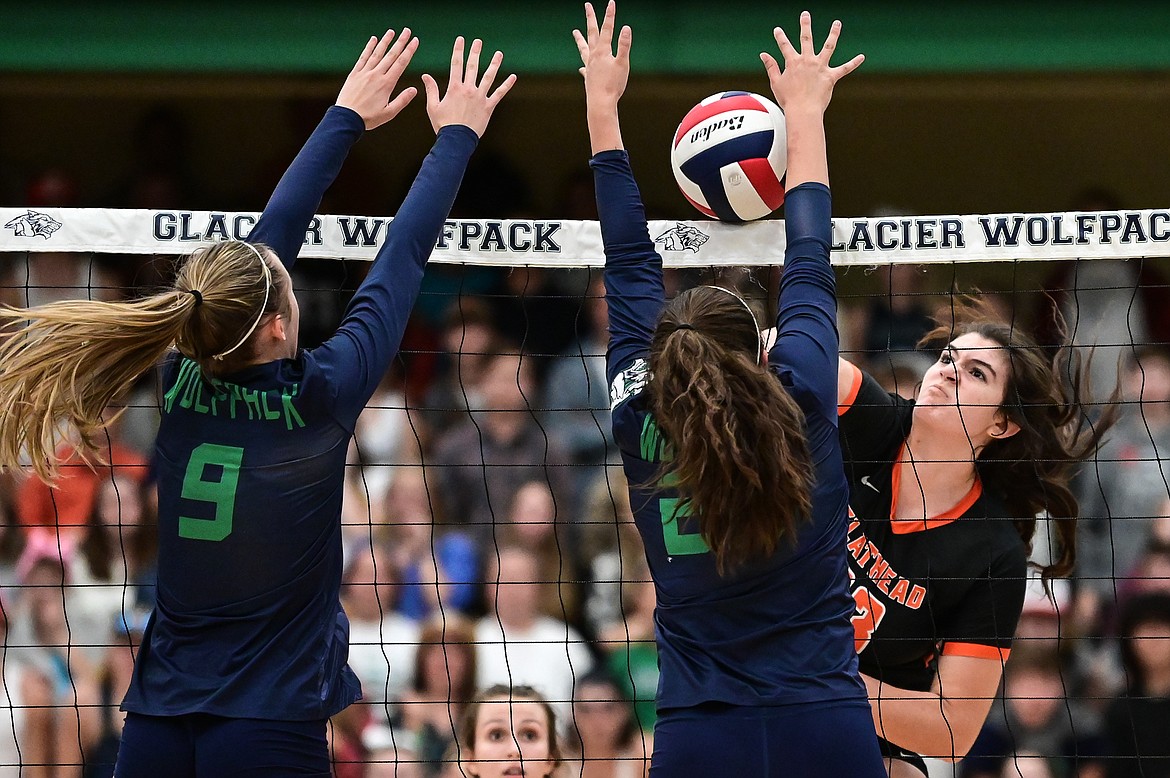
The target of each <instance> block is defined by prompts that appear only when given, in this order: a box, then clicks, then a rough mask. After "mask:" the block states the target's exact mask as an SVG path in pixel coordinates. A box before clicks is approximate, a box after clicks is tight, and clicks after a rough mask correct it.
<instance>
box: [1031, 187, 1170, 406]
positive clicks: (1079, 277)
mask: <svg viewBox="0 0 1170 778" xmlns="http://www.w3.org/2000/svg"><path fill="white" fill-rule="evenodd" d="M1120 208H1121V203H1120V199H1119V198H1118V196H1117V195H1116V193H1114V192H1111V191H1109V190H1107V189H1101V188H1092V189H1087V190H1085V191H1084V192H1081V193H1080V194H1078V195H1077V196H1076V197H1075V198H1074V200H1073V210H1075V211H1088V212H1095V211H1114V210H1118V209H1120ZM1043 288H1044V289H1045V290H1046V291H1047V292H1048V294H1047V295H1045V297H1044V298H1043V305H1042V306H1041V311H1040V325H1041V326H1040V327H1039V328H1038V329H1037V332H1036V335H1037V340H1038V341H1039V342H1040V343H1041V344H1042V345H1055V344H1057V343H1058V340H1057V338H1058V336H1057V335H1056V331H1057V329H1058V328H1057V326H1056V322H1057V320H1058V317H1062V318H1063V319H1064V322H1065V323H1066V324H1067V329H1068V331H1069V333H1070V334H1071V335H1072V343H1073V345H1074V346H1077V347H1080V349H1079V350H1081V351H1082V352H1084V354H1085V356H1088V353H1089V352H1091V353H1092V355H1093V359H1092V362H1091V364H1090V374H1089V389H1090V391H1091V396H1093V397H1094V398H1096V399H1098V400H1100V399H1103V398H1105V397H1108V396H1109V394H1110V392H1112V391H1113V387H1114V384H1115V383H1116V377H1117V365H1118V362H1119V360H1120V359H1121V357H1123V356H1124V355H1125V354H1128V353H1132V349H1133V345H1134V344H1142V343H1170V288H1168V287H1167V284H1166V278H1165V276H1164V275H1163V274H1162V273H1160V272H1159V271H1158V270H1157V268H1156V267H1155V266H1154V263H1152V262H1149V261H1148V260H1144V259H1094V260H1091V261H1080V260H1078V261H1075V262H1060V263H1057V264H1056V265H1055V266H1054V267H1053V269H1052V272H1051V274H1050V275H1049V277H1048V279H1047V280H1045V282H1044V284H1043ZM1046 330H1047V331H1046Z"/></svg>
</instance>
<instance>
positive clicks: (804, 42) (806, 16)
mask: <svg viewBox="0 0 1170 778" xmlns="http://www.w3.org/2000/svg"><path fill="white" fill-rule="evenodd" d="M800 53H801V54H814V53H815V52H814V51H813V42H812V14H810V13H809V12H808V11H801V12H800Z"/></svg>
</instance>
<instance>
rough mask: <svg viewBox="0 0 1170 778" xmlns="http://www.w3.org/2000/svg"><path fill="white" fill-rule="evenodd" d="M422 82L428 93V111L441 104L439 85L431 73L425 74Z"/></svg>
mask: <svg viewBox="0 0 1170 778" xmlns="http://www.w3.org/2000/svg"><path fill="white" fill-rule="evenodd" d="M422 82H423V89H425V90H426V93H427V109H428V110H429V109H431V108H434V107H435V106H436V105H438V104H439V84H438V82H437V81H435V79H434V77H433V76H431V75H430V74H429V73H423V77H422Z"/></svg>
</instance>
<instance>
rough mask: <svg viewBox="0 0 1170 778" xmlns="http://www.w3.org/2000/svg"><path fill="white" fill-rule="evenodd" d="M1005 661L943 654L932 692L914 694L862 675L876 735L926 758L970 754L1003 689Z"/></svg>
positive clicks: (956, 757)
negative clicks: (1001, 687)
mask: <svg viewBox="0 0 1170 778" xmlns="http://www.w3.org/2000/svg"><path fill="white" fill-rule="evenodd" d="M1002 675H1003V661H1002V660H1000V659H984V658H978V657H969V656H956V655H944V656H941V657H939V660H938V673H937V674H936V675H935V679H934V684H933V685H932V686H931V689H930V691H927V692H915V691H909V690H907V689H899V688H897V687H895V686H890V685H888V684H883V683H882V682H881V681H879V680H878V679H876V678H872V677H870V676H868V675H862V676H861V678H862V680H863V681H865V687H866V690H867V691H868V693H869V704H870V709H871V711H872V713H873V723H874V727H876V729H877V733H878V737H881V738H884V739H886V740H888V741H890V742H891V743H893V744H895V745H897V746H901V747H902V748H905V749H907V750H910V751H913V752H915V753H917V754H922V755H923V756H932V757H937V758H939V759H944V760H946V761H948V762H957V761H959V760H960V759H962V758H963V757H964V756H966V755H967V752H968V751H969V750H970V749H971V745H972V744H973V743H974V742H975V738H976V737H977V736H978V735H979V731H980V730H981V729H982V728H983V722H984V721H985V720H986V719H987V713H988V711H990V710H991V703H992V701H993V700H994V699H995V694H996V691H997V690H998V689H999V680H1000V677H1001V676H1002Z"/></svg>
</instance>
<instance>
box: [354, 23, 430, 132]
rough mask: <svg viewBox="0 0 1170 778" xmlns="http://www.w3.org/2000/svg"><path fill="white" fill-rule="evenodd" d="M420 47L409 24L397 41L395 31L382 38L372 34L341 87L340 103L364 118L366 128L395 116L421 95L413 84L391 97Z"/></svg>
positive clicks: (390, 31)
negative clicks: (416, 96) (411, 33)
mask: <svg viewBox="0 0 1170 778" xmlns="http://www.w3.org/2000/svg"><path fill="white" fill-rule="evenodd" d="M391 42H393V44H394V45H393V46H391V45H390V44H391ZM417 48H418V38H412V37H411V36H410V28H408V27H404V28H403V29H402V34H401V35H399V36H398V40H397V41H395V40H394V30H387V31H386V34H385V35H383V36H382V39H381V40H379V39H378V37H377V36H376V35H375V36H371V37H370V40H369V41H367V42H366V48H365V49H364V50H363V51H362V55H361V56H360V57H358V61H357V63H356V64H354V66H353V70H351V71H350V72H349V76H348V77H347V78H346V79H345V83H344V84H342V86H341V92H340V93H338V95H337V105H340V106H342V107H343V108H349V109H351V110H353V111H354V112H355V113H357V115H358V116H360V117H362V120H363V121H365V123H366V129H367V130H372V129H374V128H375V127H380V126H381V125H383V124H385V123H386V122H388V121H390V120H391V119H393V118H394V117H395V116H397V115H398V114H399V112H401V111H402V109H403V108H405V107H406V105H407V103H409V102H410V101H411V100H413V99H414V96H415V95H416V94H418V90H417V89H415V88H414V87H413V86H411V87H407V88H406V89H403V90H402V91H401V92H399V93H398V95H397V96H396V97H394V99H390V95H391V94H393V92H394V88H395V87H396V86H397V85H398V79H399V78H401V77H402V73H403V71H405V70H406V66H407V65H409V64H410V59H411V57H413V56H414V52H415V50H416V49H417Z"/></svg>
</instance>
